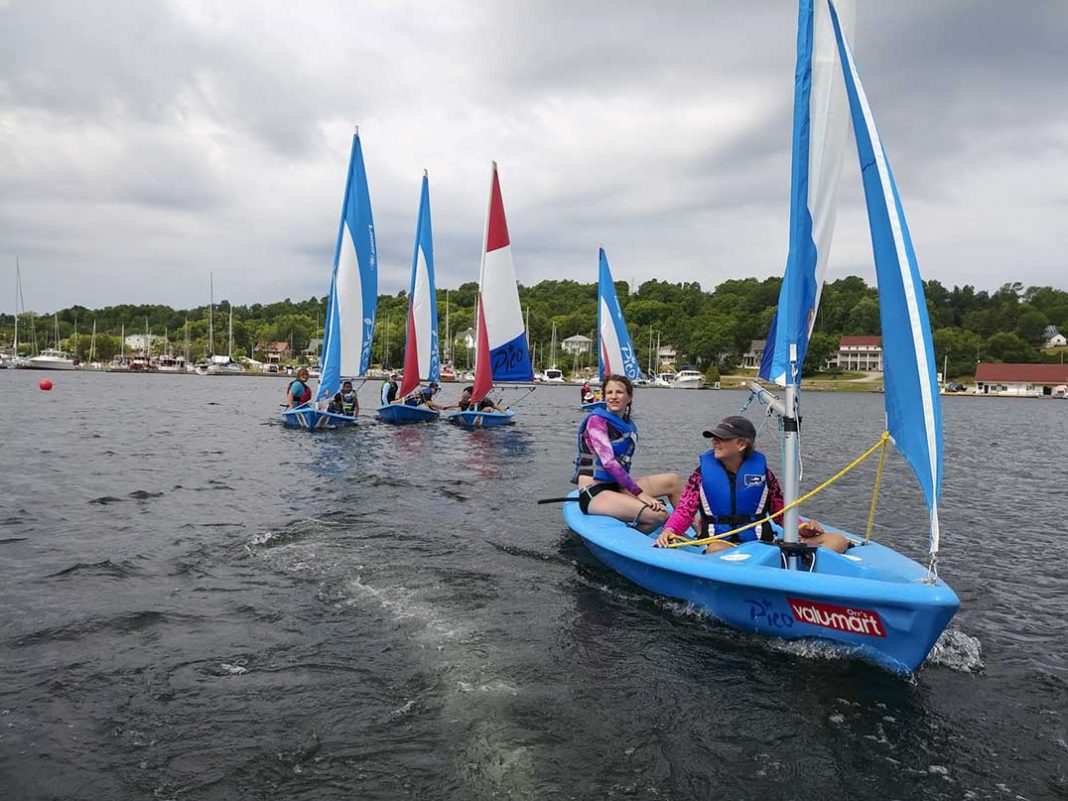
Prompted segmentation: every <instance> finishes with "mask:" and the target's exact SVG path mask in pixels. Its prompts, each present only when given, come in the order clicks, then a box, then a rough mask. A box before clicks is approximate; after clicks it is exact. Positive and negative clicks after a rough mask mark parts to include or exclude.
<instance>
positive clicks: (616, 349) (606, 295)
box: [597, 248, 642, 381]
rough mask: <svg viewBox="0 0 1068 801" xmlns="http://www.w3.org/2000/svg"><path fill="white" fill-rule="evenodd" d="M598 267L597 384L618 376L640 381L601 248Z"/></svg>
mask: <svg viewBox="0 0 1068 801" xmlns="http://www.w3.org/2000/svg"><path fill="white" fill-rule="evenodd" d="M599 260H600V267H599V274H598V281H597V333H598V339H599V341H600V347H599V348H598V368H599V374H600V377H601V380H602V381H603V380H604V379H605V378H606V377H607V376H609V375H613V374H618V375H625V376H626V377H627V378H630V379H639V378H641V377H642V371H641V368H640V367H639V366H638V359H637V356H636V355H635V353H634V348H633V347H632V345H631V342H630V332H629V331H627V324H626V322H625V321H624V319H623V311H622V309H621V308H620V306H619V298H618V296H617V295H616V285H615V282H614V281H613V280H612V269H611V268H610V267H609V266H608V256H607V255H606V254H605V252H604V248H601V249H600V253H599Z"/></svg>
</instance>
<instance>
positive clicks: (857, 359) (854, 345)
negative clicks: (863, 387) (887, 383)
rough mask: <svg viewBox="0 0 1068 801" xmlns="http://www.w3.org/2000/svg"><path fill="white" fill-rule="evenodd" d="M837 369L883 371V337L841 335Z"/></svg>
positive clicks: (869, 371)
mask: <svg viewBox="0 0 1068 801" xmlns="http://www.w3.org/2000/svg"><path fill="white" fill-rule="evenodd" d="M838 369H839V370H855V371H857V372H863V373H881V372H882V371H883V338H882V337H842V338H841V339H839V340H838Z"/></svg>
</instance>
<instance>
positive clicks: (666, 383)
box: [649, 373, 675, 387]
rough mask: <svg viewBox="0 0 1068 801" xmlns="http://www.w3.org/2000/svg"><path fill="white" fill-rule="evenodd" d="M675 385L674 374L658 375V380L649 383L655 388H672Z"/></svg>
mask: <svg viewBox="0 0 1068 801" xmlns="http://www.w3.org/2000/svg"><path fill="white" fill-rule="evenodd" d="M674 383H675V374H674V373H657V375H656V378H654V379H653V380H652V381H650V382H649V384H650V386H654V387H671V386H672V385H673V384H674Z"/></svg>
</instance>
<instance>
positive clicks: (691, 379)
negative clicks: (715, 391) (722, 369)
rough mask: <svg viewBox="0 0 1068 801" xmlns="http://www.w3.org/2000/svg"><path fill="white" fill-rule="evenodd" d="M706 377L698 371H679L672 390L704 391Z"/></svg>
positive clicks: (672, 383)
mask: <svg viewBox="0 0 1068 801" xmlns="http://www.w3.org/2000/svg"><path fill="white" fill-rule="evenodd" d="M704 386H705V377H704V376H703V375H701V374H700V373H699V372H697V371H696V370H679V371H678V372H677V373H675V379H674V380H673V381H672V382H671V388H672V389H703V388H704Z"/></svg>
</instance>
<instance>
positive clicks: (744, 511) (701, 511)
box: [656, 415, 849, 553]
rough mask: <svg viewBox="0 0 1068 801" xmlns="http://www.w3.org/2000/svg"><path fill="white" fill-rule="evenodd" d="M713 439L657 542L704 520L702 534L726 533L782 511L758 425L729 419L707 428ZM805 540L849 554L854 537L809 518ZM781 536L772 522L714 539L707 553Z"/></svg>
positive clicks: (736, 417)
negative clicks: (760, 447) (760, 448)
mask: <svg viewBox="0 0 1068 801" xmlns="http://www.w3.org/2000/svg"><path fill="white" fill-rule="evenodd" d="M703 433H704V436H705V437H706V438H707V439H711V440H712V447H711V448H709V449H708V450H707V451H705V452H704V453H703V454H701V463H700V465H699V466H698V468H697V469H696V470H695V471H694V472H693V474H692V475H691V476H690V480H689V481H687V482H686V489H685V490H684V491H683V493H682V498H681V499H680V500H679V502H678V503H677V504H676V505H675V511H674V512H673V513H672V515H671V518H670V519H669V520H668V521H667V523H665V524H664V530H663V531H662V532H661V533H660V536H659V537H657V540H656V545H658V546H661V547H663V546H665V545H667V544H668V543H669V542H671V540H673V539H678V538H680V537H681V536H682V534H683V532H685V531H687V530H688V529H689V528H690V524H691V523H692V522H693V521H694V518H695V516H696V517H697V518H698V521H699V523H698V530H699V531H698V536H700V537H710V536H712V535H713V534H726V533H727V532H728V531H733V530H734V529H736V528H740V527H741V526H744V525H746V524H747V523H752V522H755V521H757V520H760V519H762V518H764V517H767V516H768V515H770V514H775V513H776V512H781V511H782V508H783V506H784V504H783V496H782V488H781V487H780V486H779V480H778V479H777V478H776V477H775V474H774V473H772V472H771V469H770V468H769V467H768V462H767V459H766V458H765V457H764V454H762V453H761V452H760V451H758V450H756V447H755V444H754V443H755V442H756V428H754V427H753V424H752V423H751V422H750V421H749V420H748V419H747V418H745V417H742V416H740V415H732V416H730V417H725V418H724V419H723V420H722V422H720V423H719V425H717V426H716V427H715V428H713V429H712V430H711V431H705V432H703ZM798 533H799V534H800V535H801V538H802V539H803V541H804V542H805V543H807V544H808V545H822V546H823V547H825V548H830V549H831V550H834V551H838V553H844V552H845V550H846V549H847V548H848V547H849V541H848V540H847V539H846V538H845V537H843V536H842V535H841V534H836V533H834V532H828V531H824V530H823V526H821V525H820V524H819V523H817V522H816V521H815V520H806V521H805V522H803V523H802V524H801V525H800V527H799V532H798ZM774 538H775V534H774V530H773V529H772V527H771V523H770V522H767V523H762V524H761V525H760V526H757V527H756V528H751V529H749V530H747V531H743V532H740V533H738V534H733V535H731V536H730V537H729V538H727V539H725V540H720V541H717V542H711V543H709V544H708V547H707V548H705V553H715V552H716V551H722V550H724V549H725V548H730V547H732V545H733V544H738V543H742V542H752V541H753V540H756V539H760V540H761V541H763V542H772V541H773V540H774Z"/></svg>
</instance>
